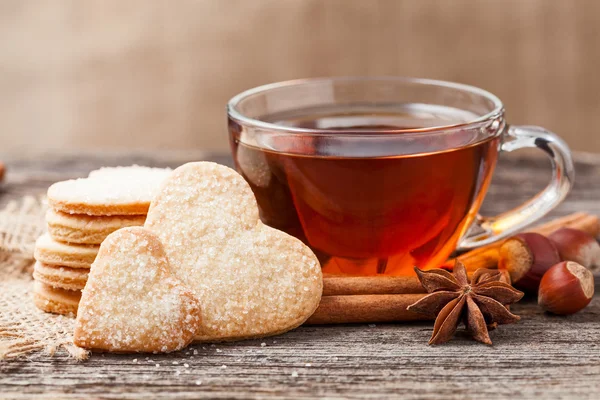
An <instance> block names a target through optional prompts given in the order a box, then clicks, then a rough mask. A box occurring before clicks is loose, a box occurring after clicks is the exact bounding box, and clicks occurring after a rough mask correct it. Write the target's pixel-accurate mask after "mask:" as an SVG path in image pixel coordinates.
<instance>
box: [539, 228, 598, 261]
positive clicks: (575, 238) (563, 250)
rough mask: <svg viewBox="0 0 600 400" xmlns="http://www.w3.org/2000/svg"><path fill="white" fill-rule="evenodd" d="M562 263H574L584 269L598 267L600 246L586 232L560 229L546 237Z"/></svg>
mask: <svg viewBox="0 0 600 400" xmlns="http://www.w3.org/2000/svg"><path fill="white" fill-rule="evenodd" d="M548 239H550V241H551V242H552V243H554V246H556V249H557V250H558V253H559V254H560V258H561V259H562V260H563V261H575V262H576V263H579V264H581V265H583V266H584V267H588V268H591V267H600V244H598V242H597V241H596V239H595V238H594V237H593V236H592V235H590V234H589V233H587V232H584V231H581V230H579V229H573V228H561V229H558V230H557V231H554V232H553V233H551V234H550V235H549V236H548Z"/></svg>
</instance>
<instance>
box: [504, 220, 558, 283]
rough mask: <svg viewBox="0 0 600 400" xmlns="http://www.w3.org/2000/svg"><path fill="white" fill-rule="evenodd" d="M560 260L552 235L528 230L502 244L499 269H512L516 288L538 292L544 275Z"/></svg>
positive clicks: (509, 270) (511, 273)
mask: <svg viewBox="0 0 600 400" xmlns="http://www.w3.org/2000/svg"><path fill="white" fill-rule="evenodd" d="M559 262H560V256H559V254H558V250H557V249H556V247H555V246H554V244H552V242H551V241H550V240H549V239H548V238H546V237H545V236H543V235H540V234H539V233H533V232H526V233H520V234H518V235H515V236H513V237H511V238H509V239H507V240H506V241H505V242H504V243H503V244H502V246H501V247H500V250H499V258H498V268H499V269H501V270H507V271H508V273H509V275H510V279H511V281H512V284H513V286H514V287H516V288H518V289H521V290H523V291H525V292H528V293H536V292H537V290H538V287H539V285H540V280H541V279H542V276H544V274H545V273H546V271H548V270H549V269H550V267H552V266H553V265H555V264H557V263H559Z"/></svg>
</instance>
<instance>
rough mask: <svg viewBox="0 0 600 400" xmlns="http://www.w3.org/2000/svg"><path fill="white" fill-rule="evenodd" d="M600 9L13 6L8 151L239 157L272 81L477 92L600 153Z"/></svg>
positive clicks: (538, 0) (471, 2) (2, 36)
mask: <svg viewBox="0 0 600 400" xmlns="http://www.w3.org/2000/svg"><path fill="white" fill-rule="evenodd" d="M599 73H600V1H596V0H588V1H586V0H564V1H559V0H504V1H498V0H452V1H450V0H448V1H444V0H439V1H434V0H421V1H419V0H398V1H393V0H387V1H386V0H381V1H375V0H369V1H368V0H195V1H194V0H173V1H167V0H164V1H163V0H145V1H144V0H80V1H77V0H72V1H68V0H39V1H34V0H0V150H2V151H8V152H17V151H18V152H22V151H52V150H58V149H60V150H64V149H70V148H72V149H79V148H83V149H113V148H119V149H175V150H177V149H190V148H201V149H207V150H227V148H228V144H227V139H226V123H225V121H226V120H225V103H226V102H227V100H228V99H229V98H230V97H231V96H233V95H234V94H236V93H238V92H240V91H242V90H244V89H247V88H250V87H253V86H256V85H260V84H263V83H268V82H273V81H279V80H285V79H292V78H300V77H309V76H330V75H408V76H418V77H429V78H439V79H446V80H452V81H458V82H463V83H469V84H473V85H477V86H480V87H483V88H485V89H487V90H490V91H492V92H494V93H496V94H497V95H499V96H500V98H502V99H503V100H504V102H505V104H506V108H507V112H508V116H509V119H510V121H511V122H512V123H518V124H520V123H527V124H537V125H542V126H545V127H546V128H549V129H551V130H554V131H555V132H557V133H559V134H560V135H562V136H563V137H564V138H565V139H566V140H567V142H568V143H569V144H570V145H571V146H572V147H573V148H574V149H576V150H585V151H596V152H600V139H599V132H598V126H599V125H600V79H599V78H598V74H599Z"/></svg>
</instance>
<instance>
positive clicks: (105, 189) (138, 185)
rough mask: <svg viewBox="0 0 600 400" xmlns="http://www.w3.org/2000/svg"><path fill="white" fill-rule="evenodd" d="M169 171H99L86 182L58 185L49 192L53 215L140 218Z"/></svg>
mask: <svg viewBox="0 0 600 400" xmlns="http://www.w3.org/2000/svg"><path fill="white" fill-rule="evenodd" d="M170 173H171V170H169V169H162V168H146V167H139V166H131V167H117V168H101V169H99V170H97V171H92V173H90V176H89V177H88V178H80V179H71V180H67V181H62V182H57V183H55V184H53V185H52V186H50V188H49V189H48V202H49V203H50V205H51V206H52V208H53V209H55V210H56V211H62V212H65V213H69V214H88V215H143V214H146V212H147V211H148V206H149V205H150V201H151V200H152V198H153V197H154V195H155V194H156V192H157V190H158V188H159V187H160V184H161V182H162V181H163V180H164V179H165V178H166V177H167V176H169V174H170Z"/></svg>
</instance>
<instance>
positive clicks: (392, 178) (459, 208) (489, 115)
mask: <svg viewBox="0 0 600 400" xmlns="http://www.w3.org/2000/svg"><path fill="white" fill-rule="evenodd" d="M228 116H229V134H230V140H231V149H232V154H233V158H234V161H235V166H236V168H237V170H238V171H239V172H240V174H242V175H243V176H244V177H245V179H246V180H247V181H248V183H249V184H250V186H251V188H252V190H253V191H254V193H255V195H256V198H257V202H258V206H259V209H260V213H261V218H262V220H263V222H265V223H266V224H268V225H271V226H273V227H275V228H277V229H281V230H283V231H285V232H287V233H289V234H291V235H293V236H296V237H298V238H299V239H301V240H302V241H304V242H305V243H306V244H307V245H308V246H310V247H311V248H312V249H313V250H314V251H315V253H316V254H317V256H318V257H319V259H320V261H321V264H322V267H323V270H324V272H331V273H346V274H353V275H374V274H391V275H402V274H408V273H410V272H411V269H412V267H413V266H415V265H416V266H418V267H419V268H425V269H426V268H432V267H436V266H439V265H440V264H442V263H443V262H444V261H445V260H446V259H447V257H448V256H449V255H450V254H451V253H452V252H453V251H455V250H456V249H471V248H475V247H478V246H483V245H486V244H489V243H492V242H495V241H497V240H500V239H502V238H505V237H507V236H510V235H512V234H513V233H515V232H516V231H518V230H520V229H522V228H524V227H525V226H527V225H529V224H531V223H532V222H534V221H536V220H538V219H539V218H541V217H542V216H544V215H545V214H546V213H547V212H548V211H550V210H551V209H553V208H554V207H555V206H556V205H557V204H559V203H560V202H561V201H562V200H563V199H564V197H565V196H566V195H567V193H568V192H569V189H570V187H571V184H572V180H573V175H574V171H573V163H572V160H571V156H570V152H569V149H568V147H567V145H566V144H565V143H564V142H563V141H562V140H561V139H560V138H559V137H558V136H556V135H555V134H553V133H551V132H548V131H546V130H545V129H543V128H540V127H534V126H509V125H508V124H507V123H506V121H505V119H504V108H503V105H502V103H501V101H500V100H499V99H498V98H497V97H496V96H494V95H493V94H491V93H488V92H486V91H484V90H482V89H478V88H475V87H472V86H467V85H462V84H456V83H450V82H443V81H434V80H425V79H413V78H401V77H340V78H320V79H305V80H296V81H289V82H282V83H275V84H270V85H265V86H261V87H258V88H255V89H251V90H248V91H246V92H243V93H241V94H239V95H237V96H235V97H234V98H233V99H231V100H230V102H229V104H228ZM527 147H534V148H538V149H540V150H542V151H543V152H544V153H545V154H546V155H547V156H548V157H549V159H550V161H551V163H552V178H551V180H550V184H549V185H548V186H547V187H546V188H545V189H544V190H542V191H541V192H540V193H539V194H538V195H536V196H535V197H533V198H532V199H531V200H529V201H527V202H526V203H524V204H522V205H521V206H519V207H517V208H515V209H513V210H510V211H508V212H506V213H503V214H501V215H498V216H493V217H483V216H479V215H478V211H479V208H480V206H481V203H482V202H483V198H484V196H485V194H486V191H487V188H488V185H489V183H490V180H491V177H492V173H493V170H494V168H495V166H496V161H497V158H498V152H500V151H506V152H511V151H514V150H517V149H521V148H527ZM469 232H477V233H476V234H469Z"/></svg>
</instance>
